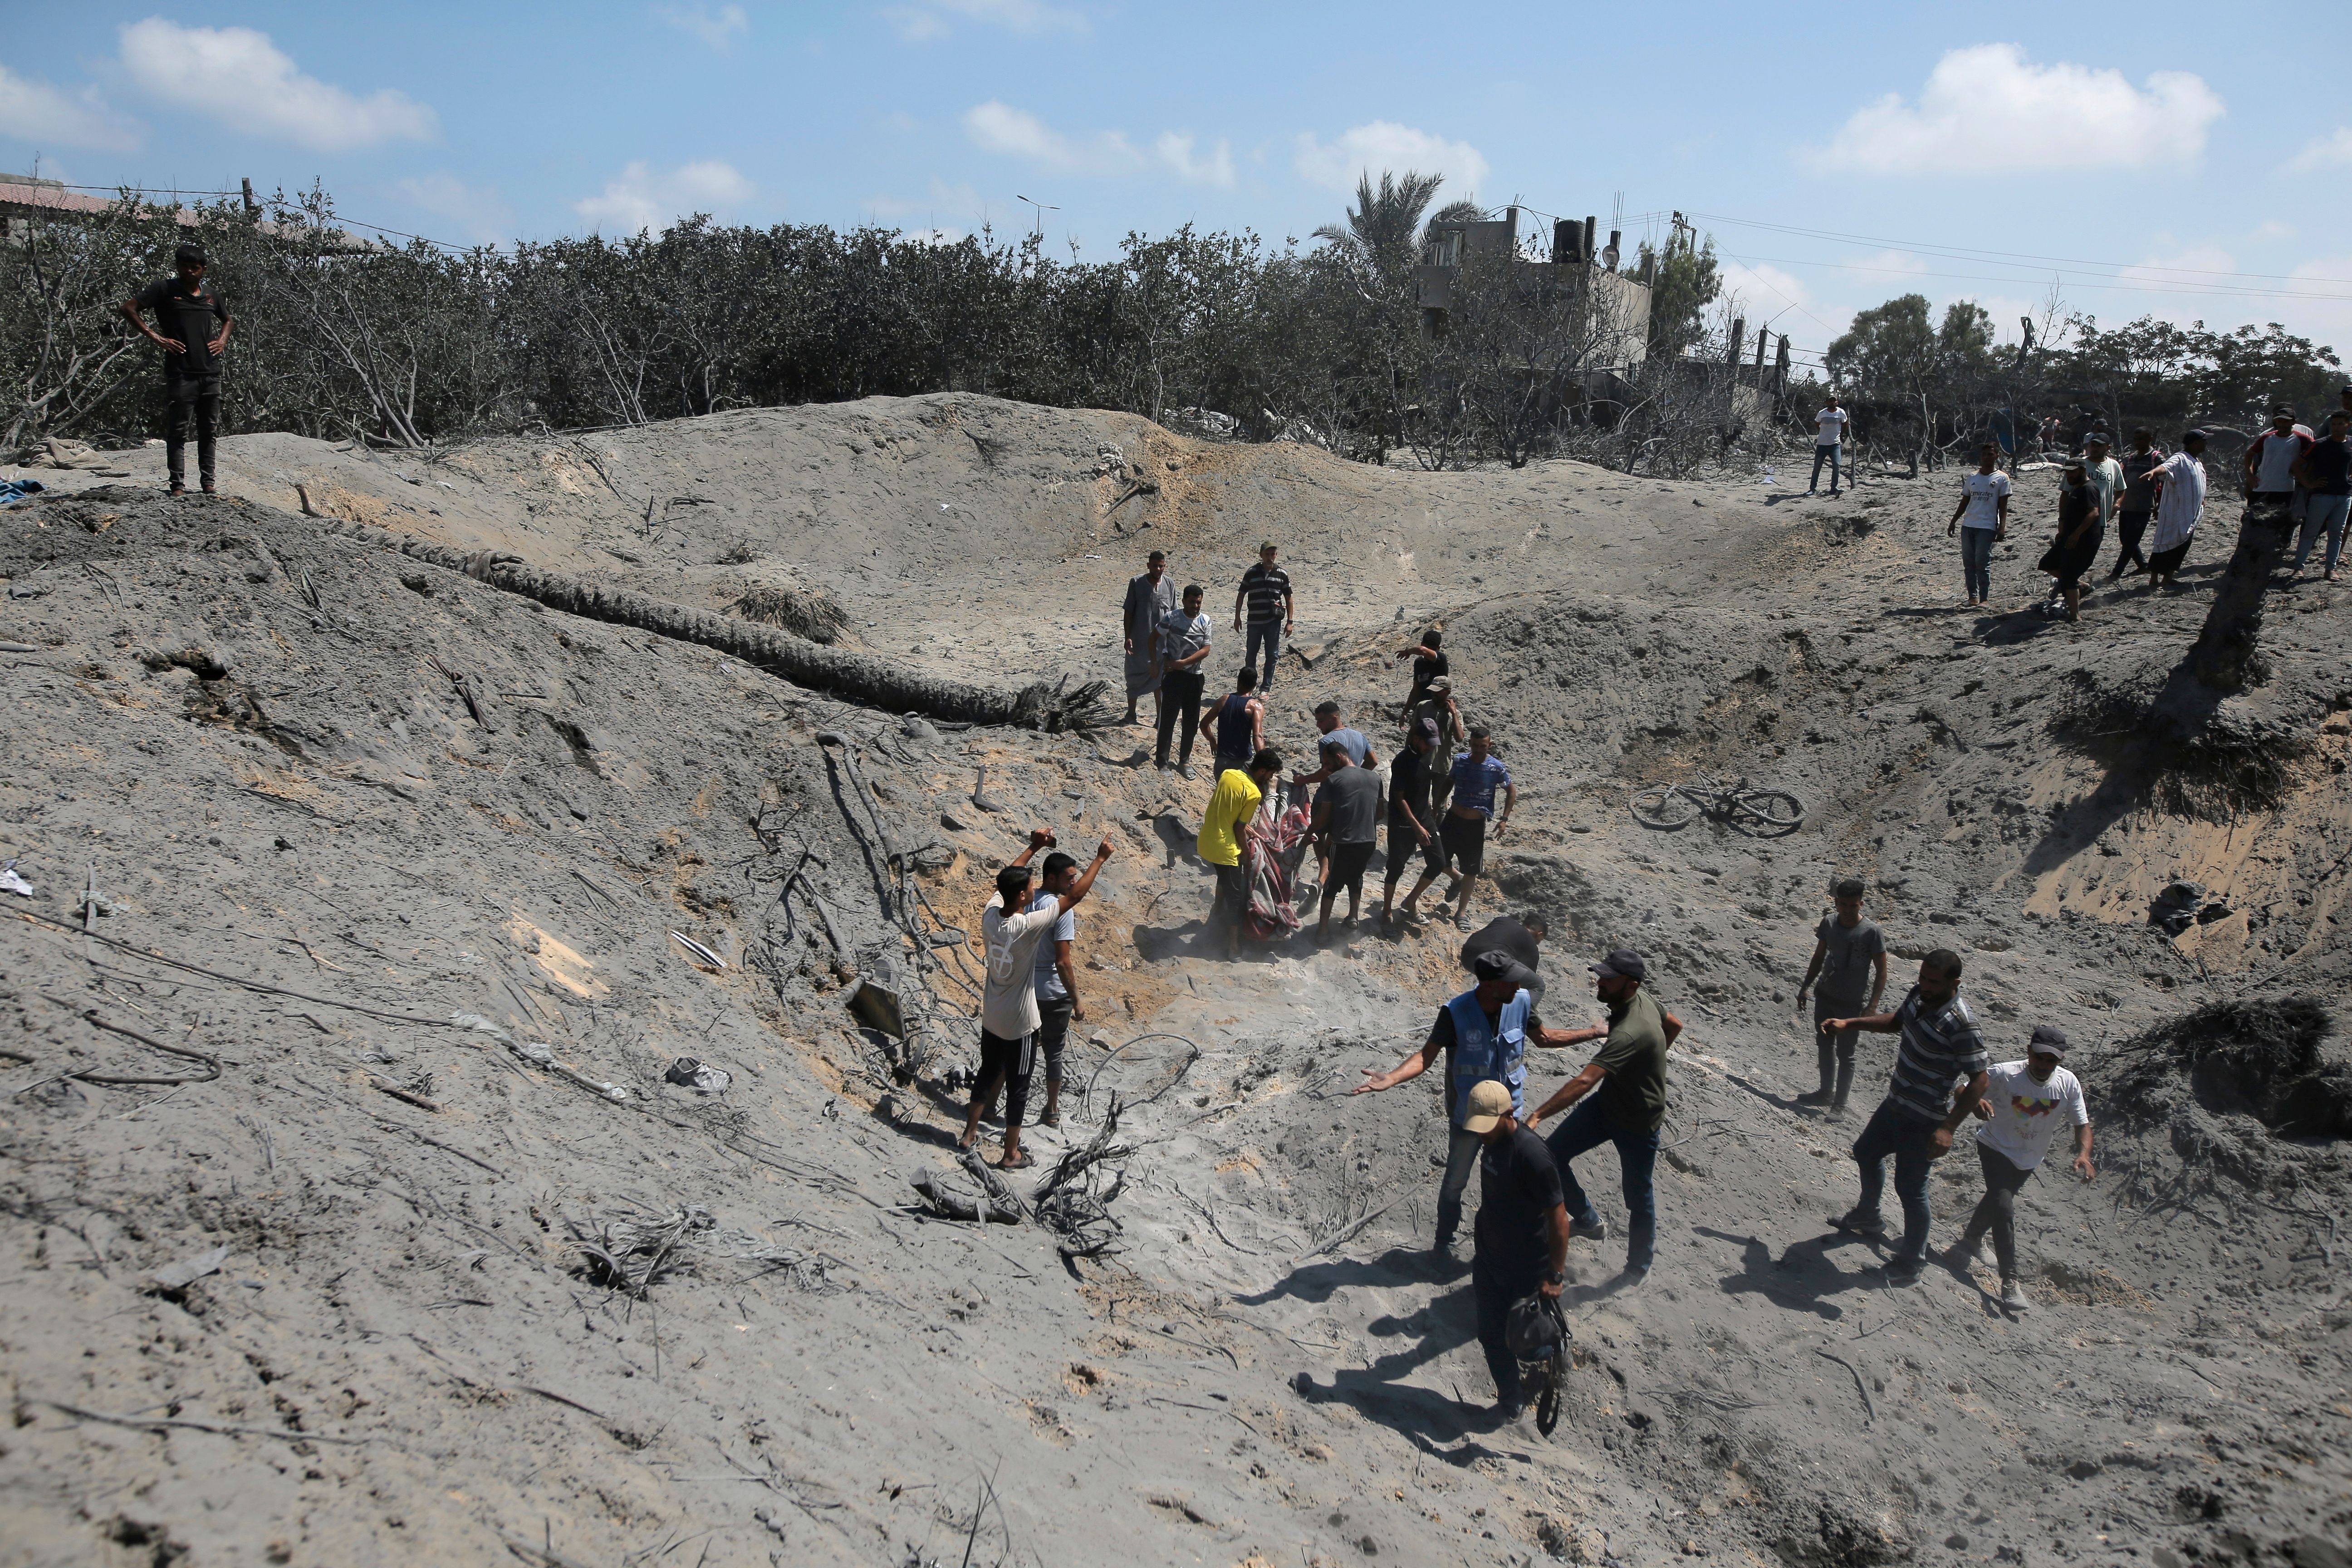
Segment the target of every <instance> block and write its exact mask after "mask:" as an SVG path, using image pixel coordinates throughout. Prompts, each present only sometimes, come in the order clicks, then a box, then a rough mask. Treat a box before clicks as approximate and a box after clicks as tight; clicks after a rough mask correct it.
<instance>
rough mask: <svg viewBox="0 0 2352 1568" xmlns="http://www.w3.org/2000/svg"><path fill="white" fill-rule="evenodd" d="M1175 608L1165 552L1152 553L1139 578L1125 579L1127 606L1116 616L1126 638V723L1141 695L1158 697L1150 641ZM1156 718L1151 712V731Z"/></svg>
mask: <svg viewBox="0 0 2352 1568" xmlns="http://www.w3.org/2000/svg"><path fill="white" fill-rule="evenodd" d="M1175 607H1176V580H1175V579H1174V578H1173V577H1171V576H1169V575H1168V554H1167V552H1165V551H1161V550H1155V551H1153V552H1151V555H1150V559H1149V560H1148V561H1147V562H1146V563H1145V570H1144V573H1143V574H1142V575H1141V576H1139V577H1130V578H1129V579H1128V583H1127V602H1126V604H1124V605H1121V606H1120V608H1119V612H1118V618H1119V624H1120V625H1121V626H1122V627H1123V628H1124V629H1125V631H1126V634H1127V637H1126V647H1127V655H1126V658H1127V668H1126V671H1125V673H1126V676H1127V718H1126V720H1125V722H1127V723H1129V724H1132V723H1134V722H1135V704H1136V701H1137V700H1138V699H1139V698H1140V697H1142V695H1143V694H1144V693H1145V692H1147V691H1149V692H1151V693H1152V694H1153V695H1154V697H1155V699H1157V697H1158V693H1159V691H1160V668H1159V661H1158V659H1157V658H1155V657H1154V656H1153V652H1152V650H1153V647H1154V638H1155V637H1157V636H1158V635H1159V631H1160V622H1161V621H1163V620H1165V619H1167V617H1168V614H1169V612H1170V611H1171V610H1173V609H1175ZM1159 718H1160V716H1159V714H1158V712H1157V711H1154V713H1153V714H1152V725H1153V728H1154V729H1157V728H1158V727H1159Z"/></svg>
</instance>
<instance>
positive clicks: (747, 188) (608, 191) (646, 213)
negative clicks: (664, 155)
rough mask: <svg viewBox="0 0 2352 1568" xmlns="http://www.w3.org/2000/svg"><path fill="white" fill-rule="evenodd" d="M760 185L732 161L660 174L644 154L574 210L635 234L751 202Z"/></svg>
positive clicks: (681, 166)
mask: <svg viewBox="0 0 2352 1568" xmlns="http://www.w3.org/2000/svg"><path fill="white" fill-rule="evenodd" d="M756 189H757V187H756V186H754V185H753V184H751V181H749V180H747V179H745V178H744V177H743V176H742V175H741V174H737V173H736V172H735V169H734V166H733V165H732V164H729V163H719V162H717V161H715V160H713V161H709V162H706V163H681V164H679V165H678V166H677V168H675V169H672V170H671V171H670V172H669V173H667V174H656V173H654V169H653V165H652V164H650V163H646V162H644V161H643V160H642V159H640V160H638V161H637V162H635V163H630V164H629V165H628V167H626V168H625V169H623V170H622V171H621V173H620V174H619V176H618V177H617V178H614V179H611V180H607V181H606V182H605V183H604V195H596V196H590V197H588V198H587V199H585V200H584V201H577V202H574V203H572V211H573V212H576V213H578V214H579V215H580V216H582V217H584V218H586V219H587V220H588V221H589V222H591V223H593V224H594V225H595V226H597V227H598V228H604V227H607V226H609V227H611V228H613V229H614V231H616V232H618V233H623V234H635V233H636V232H637V231H638V230H640V229H663V228H667V227H668V226H670V224H671V223H672V222H673V221H675V220H676V219H677V218H680V217H683V216H686V215H688V213H698V212H700V213H716V212H718V211H719V210H720V209H722V208H725V207H730V206H733V205H737V204H739V203H741V202H745V201H749V200H750V199H751V195H752V194H753V192H754V191H755V190H756Z"/></svg>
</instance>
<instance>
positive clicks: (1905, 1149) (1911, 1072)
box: [1821, 947, 1992, 1285]
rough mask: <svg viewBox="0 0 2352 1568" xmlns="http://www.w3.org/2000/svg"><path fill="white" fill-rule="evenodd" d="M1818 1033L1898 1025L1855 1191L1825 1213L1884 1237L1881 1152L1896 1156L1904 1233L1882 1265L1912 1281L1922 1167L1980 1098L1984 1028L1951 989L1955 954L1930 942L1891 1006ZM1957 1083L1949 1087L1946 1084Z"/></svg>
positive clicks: (1893, 1279) (1920, 1232) (1926, 1219)
mask: <svg viewBox="0 0 2352 1568" xmlns="http://www.w3.org/2000/svg"><path fill="white" fill-rule="evenodd" d="M1821 1027H1822V1034H1824V1035H1837V1034H1841V1033H1843V1032H1844V1031H1845V1030H1847V1029H1867V1030H1869V1031H1870V1032H1872V1033H1873V1034H1878V1035H1892V1034H1897V1033H1900V1034H1901V1035H1902V1037H1903V1044H1902V1046H1901V1047H1899V1048H1898V1049H1897V1050H1896V1051H1895V1078H1894V1080H1893V1081H1892V1082H1891V1083H1889V1084H1888V1085H1887V1088H1886V1098H1885V1100H1882V1101H1881V1102H1880V1103H1879V1107H1878V1110H1876V1111H1875V1112H1874V1114H1873V1115H1872V1116H1871V1119H1870V1124H1869V1125H1868V1126H1866V1127H1864V1129H1863V1130H1862V1136H1861V1137H1859V1138H1857V1139H1855V1140H1854V1143H1853V1158H1854V1163H1856V1164H1858V1165H1860V1166H1861V1167H1862V1196H1861V1198H1860V1199H1859V1200H1858V1201H1857V1202H1856V1203H1855V1204H1854V1205H1853V1208H1852V1209H1850V1210H1848V1211H1847V1212H1846V1213H1845V1214H1843V1215H1839V1216H1838V1217H1837V1218H1835V1219H1833V1220H1832V1221H1831V1222H1830V1223H1831V1224H1832V1225H1833V1226H1837V1228H1838V1229H1840V1230H1843V1231H1848V1232H1851V1233H1853V1234H1854V1235H1857V1236H1865V1237H1883V1236H1885V1234H1886V1221H1885V1219H1883V1218H1881V1217H1880V1215H1879V1212H1878V1201H1879V1195H1880V1194H1881V1193H1882V1192H1883V1191H1884V1190H1885V1184H1886V1159H1887V1156H1888V1155H1890V1154H1891V1155H1893V1156H1894V1157H1895V1196H1896V1197H1897V1198H1898V1199H1900V1200H1901V1202H1902V1204H1903V1242H1902V1245H1901V1246H1900V1247H1896V1248H1895V1256H1894V1258H1891V1259H1889V1260H1888V1262H1887V1265H1886V1282H1887V1283H1888V1284H1889V1285H1912V1284H1916V1283H1917V1282H1918V1279H1919V1270H1920V1268H1921V1266H1922V1265H1923V1264H1924V1263H1925V1262H1926V1261H1927V1228H1928V1226H1929V1225H1930V1224H1931V1223H1932V1222H1933V1219H1934V1215H1932V1214H1931V1213H1930V1212H1929V1210H1928V1207H1927V1169H1928V1167H1929V1166H1930V1165H1932V1164H1934V1163H1936V1162H1937V1160H1940V1159H1942V1158H1943V1157H1944V1156H1945V1155H1947V1154H1948V1153H1950V1152H1952V1130H1953V1129H1954V1128H1956V1127H1958V1125H1959V1124H1960V1123H1961V1122H1962V1121H1965V1120H1967V1118H1968V1114H1969V1110H1970V1109H1971V1108H1972V1107H1973V1106H1975V1104H1976V1102H1977V1101H1978V1100H1981V1099H1982V1098H1984V1091H1985V1083H1986V1081H1987V1079H1986V1069H1987V1068H1990V1066H1991V1065H1992V1058H1990V1057H1989V1056H1987V1055H1986V1054H1985V1046H1984V1037H1983V1036H1981V1035H1979V1033H1978V1032H1977V1020H1976V1015H1975V1014H1974V1013H1972V1012H1971V1011H1970V1010H1969V1005H1968V1003H1967V1002H1966V1001H1965V1000H1964V999H1963V998H1962V997H1961V995H1960V955H1959V954H1958V953H1957V952H1952V951H1951V950H1950V949H1949V948H1943V947H1939V948H1937V950H1936V951H1935V952H1931V953H1929V954H1928V955H1927V957H1926V958H1924V959H1922V960H1921V961H1920V963H1919V983H1918V984H1916V985H1914V986H1913V987H1911V993H1910V994H1909V995H1907V996H1906V997H1904V998H1903V1005H1901V1006H1899V1007H1897V1008H1895V1011H1894V1012H1892V1013H1877V1014H1873V1015H1872V1016H1869V1017H1866V1018H1824V1019H1822V1026H1821ZM1963 1082H1964V1083H1965V1085H1966V1087H1965V1088H1962V1089H1960V1091H1959V1093H1958V1095H1955V1094H1954V1093H1953V1092H1952V1091H1953V1089H1954V1088H1955V1086H1958V1085H1960V1084H1962V1083H1963Z"/></svg>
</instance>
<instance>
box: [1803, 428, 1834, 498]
mask: <svg viewBox="0 0 2352 1568" xmlns="http://www.w3.org/2000/svg"><path fill="white" fill-rule="evenodd" d="M1843 456H1844V448H1843V447H1842V446H1840V445H1839V443H1837V442H1835V441H1832V442H1831V443H1830V444H1829V445H1828V446H1826V447H1822V446H1816V447H1814V448H1813V477H1812V478H1811V479H1808V480H1807V481H1806V482H1805V488H1806V489H1809V490H1813V489H1820V488H1821V484H1822V464H1823V463H1827V464H1828V465H1829V466H1830V494H1832V495H1835V494H1837V493H1838V461H1839V459H1840V458H1843Z"/></svg>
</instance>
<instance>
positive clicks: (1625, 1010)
mask: <svg viewBox="0 0 2352 1568" xmlns="http://www.w3.org/2000/svg"><path fill="white" fill-rule="evenodd" d="M1588 967H1589V968H1591V971H1592V973H1593V974H1594V975H1595V976H1597V977H1598V978H1597V979H1596V981H1595V984H1594V986H1593V993H1594V994H1595V995H1597V996H1598V997H1599V998H1600V999H1601V1004H1602V1005H1605V1006H1606V1007H1607V1008H1608V1009H1609V1022H1608V1023H1606V1024H1596V1025H1594V1026H1591V1027H1590V1028H1585V1029H1570V1030H1566V1031H1563V1032H1560V1033H1559V1034H1556V1035H1554V1036H1553V1037H1552V1038H1551V1039H1550V1040H1549V1041H1548V1042H1547V1043H1548V1044H1554V1045H1562V1046H1570V1045H1579V1044H1581V1043H1582V1042H1584V1041H1586V1040H1603V1042H1604V1043H1603V1044H1602V1045H1601V1049H1600V1050H1599V1051H1598V1052H1596V1053H1595V1054H1594V1056H1593V1058H1592V1060H1591V1061H1590V1062H1588V1063H1586V1064H1585V1068H1584V1070H1583V1071H1581V1072H1580V1073H1578V1074H1577V1075H1576V1076H1575V1077H1574V1078H1572V1079H1569V1080H1568V1081H1567V1082H1566V1083H1564V1084H1562V1085H1560V1086H1559V1089H1558V1090H1557V1091H1556V1092H1555V1093H1554V1094H1553V1095H1552V1097H1551V1098H1550V1099H1549V1100H1545V1101H1544V1102H1543V1104H1542V1105H1540V1106H1539V1107H1538V1108H1537V1109H1536V1111H1535V1113H1534V1114H1533V1115H1531V1116H1529V1117H1528V1121H1527V1124H1528V1129H1529V1131H1534V1130H1536V1127H1537V1124H1538V1122H1540V1121H1542V1120H1543V1119H1544V1118H1545V1117H1547V1116H1549V1115H1550V1114H1552V1112H1554V1111H1556V1110H1566V1109H1567V1108H1568V1107H1569V1106H1570V1105H1576V1102H1577V1101H1578V1100H1583V1101H1584V1103H1583V1104H1581V1105H1578V1106H1577V1109H1576V1110H1574V1111H1573V1112H1571V1113H1570V1115H1569V1117H1568V1119H1567V1120H1566V1121H1562V1122H1561V1123H1560V1124H1559V1131H1555V1132H1553V1133H1552V1134H1551V1136H1550V1137H1549V1138H1548V1139H1546V1140H1545V1142H1547V1143H1549V1145H1550V1147H1551V1157H1552V1163H1554V1164H1556V1165H1558V1166H1559V1184H1560V1196H1561V1198H1562V1200H1563V1201H1564V1202H1565V1203H1566V1204H1567V1205H1568V1213H1569V1219H1570V1235H1571V1236H1586V1237H1591V1238H1592V1239H1593V1240H1595V1241H1600V1240H1602V1239H1604V1238H1606V1237H1607V1236H1608V1235H1609V1226H1607V1224H1605V1223H1604V1222H1603V1221H1602V1220H1601V1215H1600V1213H1599V1212H1598V1211H1597V1210H1595V1209H1594V1208H1593V1206H1592V1200H1591V1198H1589V1197H1587V1196H1585V1195H1584V1189H1583V1188H1582V1187H1580V1186H1579V1185H1578V1184H1577V1181H1576V1173H1575V1172H1574V1171H1573V1170H1571V1169H1570V1161H1572V1160H1574V1159H1575V1158H1576V1156H1578V1155H1579V1154H1585V1153H1590V1152H1591V1151H1593V1150H1594V1149H1597V1148H1599V1147H1600V1146H1601V1144H1603V1143H1614V1144H1616V1145H1617V1168H1618V1172H1619V1174H1620V1175H1621V1177H1622V1182H1623V1185H1624V1188H1625V1209H1626V1218H1627V1224H1626V1226H1625V1272H1624V1274H1623V1276H1622V1279H1623V1282H1624V1284H1625V1285H1627V1286H1629V1287H1630V1286H1634V1285H1639V1284H1640V1283H1642V1281H1643V1280H1644V1279H1648V1278H1649V1277H1650V1264H1651V1261H1652V1260H1653V1259H1654V1258H1655V1257H1656V1256H1657V1250H1658V1205H1657V1195H1656V1191H1655V1185H1654V1181H1653V1173H1654V1171H1655V1168H1656V1166H1657V1163H1658V1129H1659V1127H1660V1126H1661V1125H1663V1124H1664V1121H1665V1119H1666V1047H1668V1046H1670V1045H1672V1044H1674V1040H1675V1036H1677V1035H1679V1034H1681V1033H1682V1032H1683V1025H1682V1020H1681V1019H1679V1018H1677V1017H1675V1016H1674V1015H1673V1014H1672V1013H1669V1012H1667V1011H1665V1010H1664V1008H1662V1007H1660V1006H1659V1005H1657V1003H1656V1002H1655V1001H1654V1000H1652V999H1651V998H1650V996H1649V995H1648V994H1646V993H1644V992H1643V989H1642V982H1643V980H1644V979H1646V978H1648V975H1649V965H1648V964H1647V963H1645V962H1643V958H1642V955H1641V954H1640V953H1638V952H1634V951H1633V949H1632V948H1630V947H1621V948H1619V949H1617V950H1616V951H1615V952H1612V953H1611V954H1610V955H1609V956H1608V957H1606V958H1604V959H1602V960H1601V962H1600V963H1595V964H1591V965H1588ZM1596 1084H1598V1085H1599V1086H1600V1088H1601V1092H1600V1093H1598V1094H1593V1095H1591V1098H1589V1099H1587V1098H1586V1097H1587V1095H1588V1094H1589V1093H1590V1091H1591V1089H1592V1088H1593V1086H1594V1085H1596Z"/></svg>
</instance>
